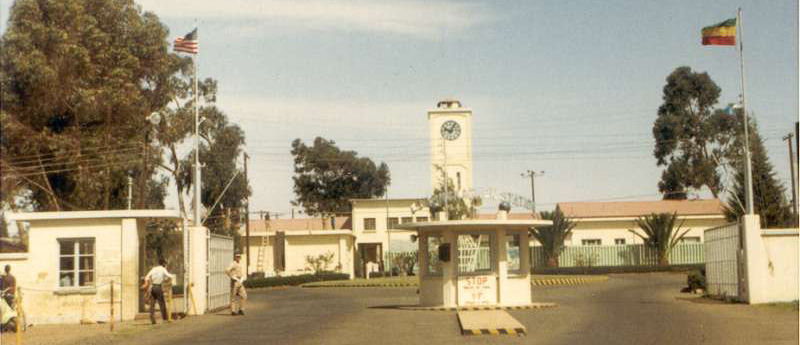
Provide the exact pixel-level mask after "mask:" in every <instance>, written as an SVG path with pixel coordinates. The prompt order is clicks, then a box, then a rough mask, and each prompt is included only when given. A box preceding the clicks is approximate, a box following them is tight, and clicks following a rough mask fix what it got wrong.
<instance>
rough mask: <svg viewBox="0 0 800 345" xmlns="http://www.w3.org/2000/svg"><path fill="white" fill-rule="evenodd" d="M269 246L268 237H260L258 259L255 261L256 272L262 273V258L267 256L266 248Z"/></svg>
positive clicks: (263, 270)
mask: <svg viewBox="0 0 800 345" xmlns="http://www.w3.org/2000/svg"><path fill="white" fill-rule="evenodd" d="M268 245H269V237H268V236H261V246H259V247H258V258H257V259H256V272H264V273H265V274H266V270H265V269H264V256H266V255H267V246H268Z"/></svg>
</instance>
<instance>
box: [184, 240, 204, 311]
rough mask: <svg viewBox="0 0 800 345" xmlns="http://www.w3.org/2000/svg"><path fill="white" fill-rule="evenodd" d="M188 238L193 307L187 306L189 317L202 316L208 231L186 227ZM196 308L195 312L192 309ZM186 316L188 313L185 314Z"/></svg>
mask: <svg viewBox="0 0 800 345" xmlns="http://www.w3.org/2000/svg"><path fill="white" fill-rule="evenodd" d="M187 229H188V231H189V236H190V241H189V243H191V245H190V249H189V250H190V255H189V258H190V259H189V260H190V262H189V265H190V266H191V268H192V270H191V280H190V281H191V283H192V284H193V286H191V289H192V292H191V293H192V295H193V297H194V302H195V305H194V307H193V306H192V305H190V306H189V310H191V311H192V312H191V315H202V314H203V313H205V311H206V309H207V296H208V291H207V286H208V283H207V281H206V279H207V277H208V236H209V235H208V229H206V228H205V227H202V226H192V227H187ZM194 308H196V310H195V309H194ZM187 314H188V313H187Z"/></svg>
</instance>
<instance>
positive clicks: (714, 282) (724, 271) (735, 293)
mask: <svg viewBox="0 0 800 345" xmlns="http://www.w3.org/2000/svg"><path fill="white" fill-rule="evenodd" d="M740 232H741V230H740V226H739V224H738V223H732V224H727V225H723V226H719V227H716V228H711V229H708V230H706V231H705V236H704V245H705V256H706V290H707V292H708V294H710V295H712V296H721V297H731V298H738V297H740V296H739V295H740V293H739V277H740V276H741V275H740V272H739V262H740V260H739V257H740V255H741V254H740V251H741V248H742V245H741V243H742V242H741V237H740Z"/></svg>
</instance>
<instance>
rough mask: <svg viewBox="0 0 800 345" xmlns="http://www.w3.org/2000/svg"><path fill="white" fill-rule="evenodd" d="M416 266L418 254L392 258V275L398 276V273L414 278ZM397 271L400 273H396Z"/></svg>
mask: <svg viewBox="0 0 800 345" xmlns="http://www.w3.org/2000/svg"><path fill="white" fill-rule="evenodd" d="M416 264H417V253H415V252H408V253H400V254H398V255H396V256H394V257H393V258H392V266H393V267H392V275H398V273H401V272H402V273H405V274H406V275H409V276H412V275H414V265H416ZM395 270H398V272H395ZM400 270H402V271H400Z"/></svg>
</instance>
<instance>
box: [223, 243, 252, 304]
mask: <svg viewBox="0 0 800 345" xmlns="http://www.w3.org/2000/svg"><path fill="white" fill-rule="evenodd" d="M241 259H242V254H240V253H236V255H234V256H233V261H232V262H231V264H230V266H228V269H226V270H225V274H227V275H228V277H230V278H231V315H244V300H246V299H247V291H246V290H245V289H244V280H245V277H244V274H242V265H241V264H239V260H241Z"/></svg>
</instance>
